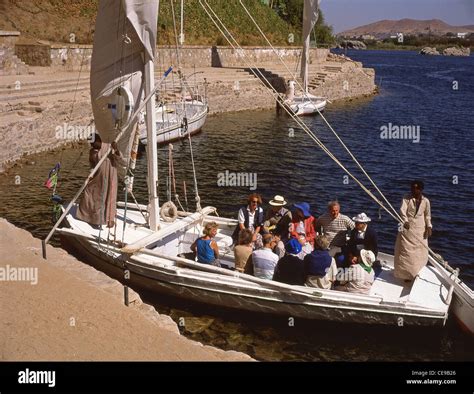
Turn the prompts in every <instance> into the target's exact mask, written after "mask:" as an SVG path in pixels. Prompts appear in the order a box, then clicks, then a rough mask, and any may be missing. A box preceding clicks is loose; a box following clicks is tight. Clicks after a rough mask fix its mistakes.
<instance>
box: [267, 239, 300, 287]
mask: <svg viewBox="0 0 474 394" xmlns="http://www.w3.org/2000/svg"><path fill="white" fill-rule="evenodd" d="M285 250H286V255H285V256H284V257H282V258H281V259H280V260H278V264H277V266H276V267H275V272H274V274H273V280H275V281H278V282H282V283H288V284H289V285H304V281H305V279H306V275H305V271H304V263H303V260H301V259H300V258H299V257H298V253H300V252H301V244H300V243H299V242H298V241H297V240H296V239H294V238H292V239H290V240H289V241H288V242H287V243H286V245H285Z"/></svg>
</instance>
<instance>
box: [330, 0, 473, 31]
mask: <svg viewBox="0 0 474 394" xmlns="http://www.w3.org/2000/svg"><path fill="white" fill-rule="evenodd" d="M321 9H322V10H323V12H324V16H325V18H326V21H327V23H328V24H330V25H332V26H333V27H334V32H335V33H339V32H341V31H344V30H347V29H350V28H353V27H358V26H361V25H367V24H369V23H372V22H377V21H379V20H382V19H403V18H411V19H441V20H443V21H444V22H446V23H449V24H450V25H455V26H462V25H474V0H321Z"/></svg>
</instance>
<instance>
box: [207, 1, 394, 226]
mask: <svg viewBox="0 0 474 394" xmlns="http://www.w3.org/2000/svg"><path fill="white" fill-rule="evenodd" d="M204 2H205V3H206V6H207V7H209V10H210V11H211V12H212V13H213V14H214V16H215V18H214V17H213V16H212V15H211V14H210V12H209V11H208V10H207V9H206V6H204V4H203V0H199V3H200V4H201V6H202V7H203V9H204V11H205V12H206V13H207V15H208V16H209V18H211V20H212V21H213V23H214V24H215V25H216V27H217V28H218V29H219V31H220V32H221V33H222V34H223V35H224V37H225V38H226V40H227V41H228V42H229V44H230V46H231V47H232V48H233V49H234V50H236V49H237V48H238V49H239V50H240V51H241V52H244V51H243V49H242V47H241V46H240V45H239V44H238V42H237V41H236V40H235V38H234V37H233V35H232V34H231V33H230V32H229V31H228V30H227V28H226V27H225V25H224V24H223V23H222V21H221V20H220V19H219V17H218V16H217V15H216V14H215V12H214V10H213V9H212V7H210V6H209V4H208V3H207V1H206V0H204ZM216 19H217V20H218V21H219V23H220V24H221V25H222V28H223V29H224V30H225V31H226V33H227V34H228V36H229V37H227V35H226V34H225V33H223V31H222V29H221V28H220V27H219V25H218V24H217V22H216ZM231 39H232V41H234V43H235V45H234V44H233V43H232V41H231ZM244 53H245V52H244ZM243 59H244V60H245V62H246V63H247V65H248V66H249V68H250V69H251V71H252V73H253V74H254V75H255V76H256V77H257V78H260V79H262V80H264V81H265V84H266V88H267V90H266V92H267V93H269V94H270V95H271V96H272V97H273V98H274V99H275V100H279V94H278V92H277V91H276V90H275V89H274V88H273V87H272V85H271V83H270V81H269V80H268V79H267V78H266V77H265V75H264V74H263V73H262V72H261V71H260V69H258V67H256V66H255V65H252V64H250V63H249V62H248V61H247V60H246V59H245V56H243ZM257 73H258V74H259V75H260V76H258V75H257ZM283 109H284V110H285V111H286V112H287V113H288V115H289V116H290V117H291V118H292V119H293V120H294V121H295V122H296V123H297V124H298V125H299V126H300V127H301V128H302V130H303V131H304V132H305V133H306V134H308V135H309V137H310V138H311V139H312V140H313V141H314V142H315V143H316V144H317V145H318V146H319V147H320V148H321V149H322V150H323V151H324V152H325V153H326V154H327V155H328V156H329V157H330V158H331V159H332V160H333V161H334V162H335V163H336V164H337V165H338V166H339V167H341V168H342V169H343V170H344V172H346V174H348V175H349V176H350V177H351V178H352V179H353V180H354V181H355V182H356V183H357V184H358V185H359V186H360V187H361V188H362V190H364V191H365V192H366V193H367V194H368V195H369V196H370V197H371V198H372V199H373V200H374V201H375V202H376V203H377V204H378V205H379V206H380V207H381V208H382V209H384V210H385V211H386V212H387V213H388V214H389V215H390V216H392V217H393V218H394V219H395V220H398V219H397V217H396V216H395V215H394V214H393V213H392V212H390V210H388V208H387V207H386V206H385V205H384V204H383V203H382V202H381V201H380V200H379V199H378V198H377V197H376V196H375V195H374V194H373V193H372V192H371V191H370V190H369V189H367V187H365V185H363V184H362V183H361V182H360V181H359V180H358V179H357V178H356V177H355V176H354V175H353V174H352V173H351V172H350V171H349V170H348V169H347V168H346V167H345V166H344V164H342V163H341V162H340V160H338V159H337V157H336V156H334V154H333V153H332V152H331V151H330V150H329V149H328V148H327V147H326V146H325V145H324V144H323V143H322V142H321V141H320V140H319V138H318V137H316V135H315V134H314V133H313V132H312V131H311V130H310V129H309V128H308V126H307V125H306V124H305V123H304V122H303V121H302V120H301V119H299V118H298V117H297V116H295V115H294V114H293V113H292V111H291V110H290V109H289V108H287V107H286V106H283Z"/></svg>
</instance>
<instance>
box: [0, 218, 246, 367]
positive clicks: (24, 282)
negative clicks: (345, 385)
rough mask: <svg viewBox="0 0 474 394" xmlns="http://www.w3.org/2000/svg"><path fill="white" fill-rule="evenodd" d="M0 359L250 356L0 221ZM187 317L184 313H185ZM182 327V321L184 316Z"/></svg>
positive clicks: (214, 358)
mask: <svg viewBox="0 0 474 394" xmlns="http://www.w3.org/2000/svg"><path fill="white" fill-rule="evenodd" d="M0 234H2V236H1V237H0V250H1V251H2V258H1V259H0V273H1V275H0V286H1V289H2V291H0V305H1V306H2V307H1V308H0V361H26V360H28V361H40V360H41V361H100V360H102V361H115V360H117V361H123V360H133V361H137V360H145V361H203V360H205V361H251V360H252V359H251V358H250V357H249V356H247V355H245V354H243V353H238V352H235V351H223V350H219V349H216V348H213V347H210V346H203V345H202V344H200V343H198V342H194V341H191V340H189V339H187V338H185V337H183V336H182V335H180V332H179V329H178V326H177V325H176V323H174V322H173V320H172V319H171V318H170V317H169V316H165V315H161V314H159V313H158V312H156V310H155V309H154V308H153V307H152V306H150V305H147V304H144V303H143V302H142V301H141V299H140V297H139V296H138V294H137V293H135V292H134V291H132V290H131V289H130V295H129V300H130V306H129V307H126V306H125V305H124V302H123V286H122V285H121V284H120V283H119V282H117V281H115V280H113V279H111V278H109V277H108V276H107V275H105V274H103V273H102V272H100V271H97V270H95V269H94V268H92V267H91V266H89V265H87V264H84V263H81V262H79V261H78V260H76V259H75V258H74V257H72V256H70V255H69V254H67V253H66V252H65V251H64V250H62V249H57V248H53V247H51V246H48V248H47V254H48V260H43V258H42V257H41V244H40V241H39V240H38V239H35V238H33V237H32V236H31V234H30V233H28V232H27V231H25V230H21V229H18V228H16V227H15V226H13V225H12V224H10V223H9V222H7V221H6V220H5V219H1V218H0ZM184 319H186V318H184ZM184 323H185V324H186V320H185V321H184Z"/></svg>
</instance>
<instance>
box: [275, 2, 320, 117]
mask: <svg viewBox="0 0 474 394" xmlns="http://www.w3.org/2000/svg"><path fill="white" fill-rule="evenodd" d="M319 2H320V0H304V10H303V52H302V55H301V75H300V77H301V80H302V81H303V83H302V92H301V93H299V94H295V85H296V82H295V81H290V82H289V87H288V93H287V97H286V99H285V101H284V102H283V104H284V105H286V106H288V107H289V108H290V109H291V111H292V112H293V113H294V114H295V115H296V116H301V115H313V114H317V113H319V112H322V111H324V108H326V105H327V100H326V99H325V98H324V97H318V96H315V95H313V94H311V93H309V91H308V82H309V81H308V78H309V75H308V67H309V44H310V35H311V32H312V31H313V29H314V26H315V25H316V22H317V21H318V17H319Z"/></svg>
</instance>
